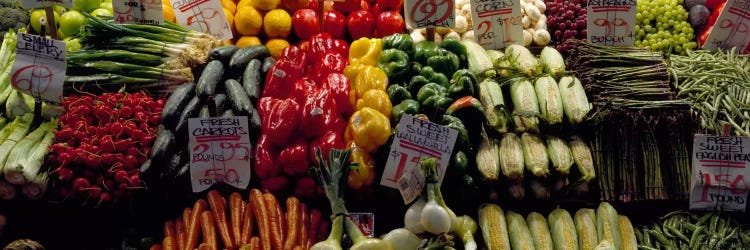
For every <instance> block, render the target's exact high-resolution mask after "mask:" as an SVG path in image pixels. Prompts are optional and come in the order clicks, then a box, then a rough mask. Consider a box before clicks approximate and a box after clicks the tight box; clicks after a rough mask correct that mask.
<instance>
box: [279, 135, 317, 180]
mask: <svg viewBox="0 0 750 250" xmlns="http://www.w3.org/2000/svg"><path fill="white" fill-rule="evenodd" d="M309 146H310V144H309V143H308V142H307V140H305V139H304V138H298V139H297V140H296V141H295V142H294V143H292V144H291V145H289V146H287V147H286V148H284V149H283V150H281V153H280V154H279V162H280V163H281V166H282V168H283V170H284V174H286V175H299V174H304V173H305V172H307V169H308V168H310V158H309V156H310V154H309V153H308V147H309Z"/></svg>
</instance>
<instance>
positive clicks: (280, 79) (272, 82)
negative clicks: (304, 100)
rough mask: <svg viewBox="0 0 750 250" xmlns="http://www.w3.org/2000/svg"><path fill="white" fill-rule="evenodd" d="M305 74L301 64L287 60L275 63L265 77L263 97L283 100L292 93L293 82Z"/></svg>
mask: <svg viewBox="0 0 750 250" xmlns="http://www.w3.org/2000/svg"><path fill="white" fill-rule="evenodd" d="M304 74H305V69H304V68H303V67H302V64H300V63H299V62H295V61H292V60H288V59H281V60H278V61H276V64H274V65H273V67H272V68H271V70H269V71H268V74H267V75H266V84H265V86H264V87H263V96H264V97H274V98H278V99H284V98H287V96H289V92H291V91H292V87H293V86H294V81H296V80H297V79H299V78H302V76H303V75H304Z"/></svg>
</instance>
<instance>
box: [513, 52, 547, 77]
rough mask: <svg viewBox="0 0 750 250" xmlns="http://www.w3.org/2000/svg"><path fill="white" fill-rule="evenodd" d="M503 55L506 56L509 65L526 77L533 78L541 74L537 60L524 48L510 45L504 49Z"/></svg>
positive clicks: (540, 67) (540, 66)
mask: <svg viewBox="0 0 750 250" xmlns="http://www.w3.org/2000/svg"><path fill="white" fill-rule="evenodd" d="M505 55H506V56H508V58H509V60H510V64H511V65H512V66H513V68H515V69H516V70H518V71H521V72H522V73H524V74H526V76H534V75H538V74H540V73H542V65H541V64H540V63H539V60H537V59H536V57H534V54H531V51H529V49H527V48H526V47H524V46H521V45H518V44H512V45H509V46H508V47H505Z"/></svg>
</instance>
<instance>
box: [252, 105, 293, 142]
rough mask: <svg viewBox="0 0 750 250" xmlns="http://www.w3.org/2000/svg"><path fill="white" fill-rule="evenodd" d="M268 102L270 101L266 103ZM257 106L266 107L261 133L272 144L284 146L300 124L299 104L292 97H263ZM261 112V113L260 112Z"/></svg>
mask: <svg viewBox="0 0 750 250" xmlns="http://www.w3.org/2000/svg"><path fill="white" fill-rule="evenodd" d="M267 102H270V103H267ZM259 103H260V104H259V106H261V107H264V109H265V108H268V107H270V109H269V110H267V111H265V114H266V116H265V117H263V120H262V128H261V129H262V130H261V131H263V133H265V134H267V135H268V140H269V141H270V142H271V144H273V145H278V146H284V145H287V144H288V143H289V138H291V137H292V134H293V133H294V132H295V131H296V130H297V127H298V126H299V124H300V116H299V115H300V105H299V104H297V102H295V101H294V100H293V99H276V98H273V97H263V98H261V99H260V101H259ZM261 114H262V113H261Z"/></svg>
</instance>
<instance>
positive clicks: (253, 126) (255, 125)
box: [249, 107, 261, 131]
mask: <svg viewBox="0 0 750 250" xmlns="http://www.w3.org/2000/svg"><path fill="white" fill-rule="evenodd" d="M252 111H253V114H252V115H251V116H250V124H249V125H250V130H251V131H260V126H261V120H260V114H259V113H258V111H257V110H255V107H253V110H252Z"/></svg>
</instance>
